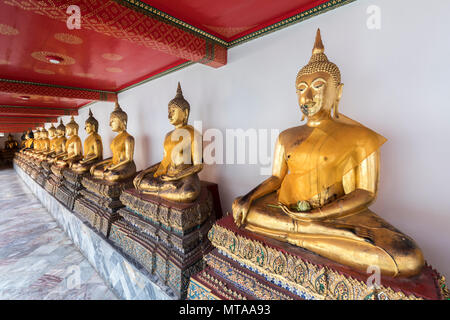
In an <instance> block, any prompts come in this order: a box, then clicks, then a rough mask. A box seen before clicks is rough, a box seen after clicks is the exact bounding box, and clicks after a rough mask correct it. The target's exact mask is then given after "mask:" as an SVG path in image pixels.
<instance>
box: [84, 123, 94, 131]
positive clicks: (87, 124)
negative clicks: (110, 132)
mask: <svg viewBox="0 0 450 320" xmlns="http://www.w3.org/2000/svg"><path fill="white" fill-rule="evenodd" d="M84 130H86V133H87V134H91V133H93V132H95V127H94V125H93V124H92V123H89V122H86V125H85V126H84Z"/></svg>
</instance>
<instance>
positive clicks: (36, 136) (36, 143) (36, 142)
mask: <svg viewBox="0 0 450 320" xmlns="http://www.w3.org/2000/svg"><path fill="white" fill-rule="evenodd" d="M40 150H41V130H40V129H37V130H36V132H35V133H34V143H33V148H32V150H31V151H32V152H31V153H32V154H35V153H37V152H39V151H40Z"/></svg>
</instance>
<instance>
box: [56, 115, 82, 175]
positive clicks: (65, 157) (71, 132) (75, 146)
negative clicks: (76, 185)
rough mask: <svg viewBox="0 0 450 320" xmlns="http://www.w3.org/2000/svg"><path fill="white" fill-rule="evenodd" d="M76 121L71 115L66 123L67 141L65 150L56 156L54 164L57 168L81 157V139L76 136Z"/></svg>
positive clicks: (69, 164)
mask: <svg viewBox="0 0 450 320" xmlns="http://www.w3.org/2000/svg"><path fill="white" fill-rule="evenodd" d="M78 129H79V126H78V123H76V122H75V119H74V118H73V116H72V117H71V119H70V122H69V123H67V124H66V134H67V137H68V139H67V141H66V146H65V152H64V153H61V154H60V155H58V156H56V161H55V165H56V166H57V167H59V168H64V167H69V168H70V167H71V166H72V164H73V163H74V162H77V161H80V160H81V159H82V158H83V149H82V144H81V139H80V137H79V136H78Z"/></svg>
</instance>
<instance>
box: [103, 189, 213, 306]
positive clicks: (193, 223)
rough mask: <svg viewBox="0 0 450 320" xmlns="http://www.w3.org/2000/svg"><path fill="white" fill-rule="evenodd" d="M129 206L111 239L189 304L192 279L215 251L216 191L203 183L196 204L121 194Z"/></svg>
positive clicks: (129, 192)
mask: <svg viewBox="0 0 450 320" xmlns="http://www.w3.org/2000/svg"><path fill="white" fill-rule="evenodd" d="M120 200H121V201H122V203H123V204H124V205H125V206H126V207H125V208H122V209H120V210H119V211H118V213H119V214H120V219H119V220H117V221H115V222H114V223H113V224H112V227H111V234H110V239H111V240H112V241H113V242H114V243H115V244H116V245H117V246H118V247H120V248H121V249H122V250H123V251H124V252H125V253H126V254H128V255H129V256H130V257H132V258H133V259H134V260H136V261H137V262H138V263H140V264H141V265H142V266H143V267H144V268H145V269H146V270H147V271H148V272H150V273H151V274H156V275H157V276H158V277H159V279H160V280H161V281H163V282H164V283H165V284H167V285H168V286H169V287H170V288H172V289H173V290H174V292H175V294H176V295H177V296H178V297H179V298H180V299H185V298H186V295H187V287H188V284H189V278H190V276H191V275H192V274H194V273H196V272H198V271H199V270H201V269H203V267H204V261H203V257H204V255H205V254H207V253H208V252H209V251H210V250H211V249H212V247H211V244H210V242H209V241H208V239H207V233H208V231H209V229H210V228H211V226H212V224H213V223H214V221H215V219H216V212H217V213H218V215H220V214H221V213H220V210H217V211H216V210H215V208H219V207H220V201H219V199H218V193H217V185H216V184H212V183H206V182H204V183H202V189H201V192H200V195H199V197H198V198H197V199H196V200H195V201H194V202H191V203H180V202H174V201H169V200H165V199H162V198H159V197H156V196H152V195H144V194H140V193H139V192H137V191H136V189H134V188H133V189H129V190H126V191H124V192H123V193H122V195H121V197H120Z"/></svg>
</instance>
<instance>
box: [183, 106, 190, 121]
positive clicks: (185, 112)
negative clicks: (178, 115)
mask: <svg viewBox="0 0 450 320" xmlns="http://www.w3.org/2000/svg"><path fill="white" fill-rule="evenodd" d="M183 112H184V122H185V123H187V122H188V119H189V109H184V110H183Z"/></svg>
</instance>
